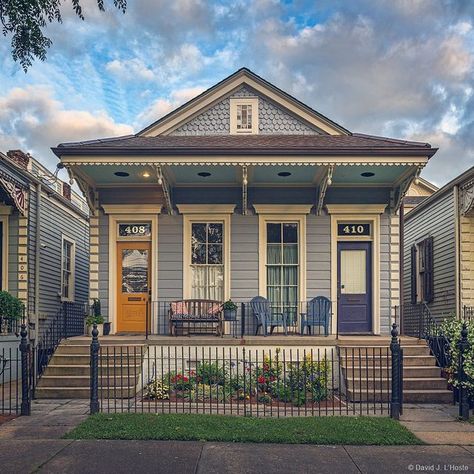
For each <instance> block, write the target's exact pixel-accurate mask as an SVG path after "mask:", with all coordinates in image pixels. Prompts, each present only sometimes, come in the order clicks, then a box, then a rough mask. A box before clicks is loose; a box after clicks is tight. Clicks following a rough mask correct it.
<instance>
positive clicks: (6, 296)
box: [0, 291, 24, 319]
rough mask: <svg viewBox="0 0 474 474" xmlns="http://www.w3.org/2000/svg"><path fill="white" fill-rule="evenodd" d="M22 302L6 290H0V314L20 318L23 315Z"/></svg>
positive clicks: (9, 317) (10, 317)
mask: <svg viewBox="0 0 474 474" xmlns="http://www.w3.org/2000/svg"><path fill="white" fill-rule="evenodd" d="M23 309H24V305H23V303H22V302H21V301H20V300H19V299H18V298H15V297H14V296H13V295H11V294H10V293H8V291H0V316H3V317H5V318H8V319H20V318H21V317H22V316H23Z"/></svg>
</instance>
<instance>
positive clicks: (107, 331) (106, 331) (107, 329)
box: [104, 323, 112, 336]
mask: <svg viewBox="0 0 474 474" xmlns="http://www.w3.org/2000/svg"><path fill="white" fill-rule="evenodd" d="M111 324H112V323H104V336H108V335H109V334H110V325H111Z"/></svg>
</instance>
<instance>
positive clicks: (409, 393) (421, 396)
mask: <svg viewBox="0 0 474 474" xmlns="http://www.w3.org/2000/svg"><path fill="white" fill-rule="evenodd" d="M347 396H348V398H349V400H350V401H352V402H387V401H388V400H389V397H390V391H389V390H383V391H382V392H378V393H377V392H372V393H371V392H369V393H364V392H362V393H360V392H357V391H356V390H355V391H353V390H350V389H349V390H348V391H347ZM403 401H404V403H452V401H453V393H452V392H450V391H449V390H431V389H430V390H404V391H403Z"/></svg>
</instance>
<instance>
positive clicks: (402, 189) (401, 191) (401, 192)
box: [392, 166, 422, 214]
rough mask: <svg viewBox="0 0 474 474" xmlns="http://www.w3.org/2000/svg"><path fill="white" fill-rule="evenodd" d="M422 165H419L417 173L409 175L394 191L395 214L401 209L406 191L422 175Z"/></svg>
mask: <svg viewBox="0 0 474 474" xmlns="http://www.w3.org/2000/svg"><path fill="white" fill-rule="evenodd" d="M421 170H422V167H421V166H420V167H418V169H417V170H416V173H415V174H414V175H412V176H409V177H408V178H406V179H404V180H403V181H402V182H401V183H400V185H399V186H398V187H397V188H396V190H395V193H394V199H393V204H392V210H393V213H394V214H397V212H398V211H399V210H400V206H401V205H402V201H403V198H404V197H405V195H406V193H407V192H408V190H409V189H410V186H411V184H412V183H413V182H414V181H415V180H416V179H418V177H419V176H420V173H421Z"/></svg>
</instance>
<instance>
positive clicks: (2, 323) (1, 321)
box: [0, 315, 20, 335]
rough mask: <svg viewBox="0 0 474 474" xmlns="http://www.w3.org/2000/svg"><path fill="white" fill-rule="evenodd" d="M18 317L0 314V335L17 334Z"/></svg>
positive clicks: (18, 330) (18, 329) (18, 327)
mask: <svg viewBox="0 0 474 474" xmlns="http://www.w3.org/2000/svg"><path fill="white" fill-rule="evenodd" d="M19 332H20V319H18V318H12V317H11V316H2V315H0V335H10V334H17V335H18V334H19Z"/></svg>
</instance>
